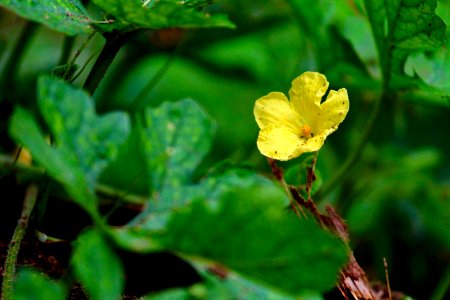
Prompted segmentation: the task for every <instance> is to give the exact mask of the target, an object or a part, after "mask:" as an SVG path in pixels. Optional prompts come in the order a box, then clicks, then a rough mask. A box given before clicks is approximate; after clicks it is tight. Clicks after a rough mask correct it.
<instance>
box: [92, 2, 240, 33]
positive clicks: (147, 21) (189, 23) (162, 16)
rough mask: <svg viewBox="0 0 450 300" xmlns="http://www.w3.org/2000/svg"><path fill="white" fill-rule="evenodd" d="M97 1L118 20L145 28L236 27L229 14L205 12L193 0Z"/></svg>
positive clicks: (98, 4)
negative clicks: (228, 16) (143, 2)
mask: <svg viewBox="0 0 450 300" xmlns="http://www.w3.org/2000/svg"><path fill="white" fill-rule="evenodd" d="M93 2H94V3H95V4H96V5H97V6H99V7H100V8H102V9H104V10H105V11H106V12H108V13H110V14H111V15H113V16H115V17H116V18H117V19H118V20H120V21H122V22H124V23H128V24H133V25H136V26H140V27H143V28H151V29H160V28H171V27H185V28H197V27H228V28H233V27H234V24H233V23H231V22H230V21H229V20H228V19H227V17H226V16H224V15H208V14H205V13H203V12H202V11H200V10H198V9H196V7H195V6H197V4H196V5H195V6H194V7H193V4H192V3H190V2H192V1H173V0H159V1H146V2H148V4H147V5H146V6H143V5H142V1H138V0H131V1H130V0H93ZM184 2H186V4H184ZM200 2H204V1H200Z"/></svg>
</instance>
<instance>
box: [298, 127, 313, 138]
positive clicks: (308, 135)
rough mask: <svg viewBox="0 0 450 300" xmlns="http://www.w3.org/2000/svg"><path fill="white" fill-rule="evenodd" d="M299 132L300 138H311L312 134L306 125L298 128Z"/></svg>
mask: <svg viewBox="0 0 450 300" xmlns="http://www.w3.org/2000/svg"><path fill="white" fill-rule="evenodd" d="M300 131H301V133H302V135H301V137H305V138H311V137H312V132H311V127H310V126H309V125H307V124H305V125H303V126H302V127H301V128H300Z"/></svg>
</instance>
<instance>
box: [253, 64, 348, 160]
mask: <svg viewBox="0 0 450 300" xmlns="http://www.w3.org/2000/svg"><path fill="white" fill-rule="evenodd" d="M328 85H329V83H328V81H327V79H326V77H325V76H324V75H322V74H320V73H317V72H305V73H303V74H302V75H300V76H299V77H297V78H296V79H294V80H293V81H292V87H291V89H290V90H289V97H290V101H289V100H288V99H287V98H286V96H285V95H284V94H283V93H280V92H272V93H269V94H268V95H266V96H264V97H261V98H259V99H258V100H256V103H255V108H254V111H253V113H254V115H255V118H256V122H257V123H258V126H259V128H260V129H261V130H260V132H259V136H258V141H257V145H258V149H259V151H260V152H261V153H262V154H263V155H265V156H267V157H270V158H273V159H277V160H289V159H292V158H296V157H298V156H300V155H301V154H302V153H305V152H314V151H317V150H319V149H320V148H321V147H322V145H323V144H324V142H325V139H326V138H327V136H328V135H329V134H331V133H332V132H334V131H335V130H336V129H337V128H338V125H339V124H340V123H341V122H342V121H343V120H344V118H345V116H346V115H347V112H348V109H349V101H348V95H347V90H346V89H340V90H338V91H334V90H330V92H329V93H328V97H327V99H326V101H324V102H323V103H320V102H321V100H322V96H323V95H325V93H326V91H327V89H328Z"/></svg>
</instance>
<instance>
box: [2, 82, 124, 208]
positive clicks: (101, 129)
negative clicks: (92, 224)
mask: <svg viewBox="0 0 450 300" xmlns="http://www.w3.org/2000/svg"><path fill="white" fill-rule="evenodd" d="M38 105H39V108H40V110H41V113H42V115H43V117H44V119H45V121H46V123H47V125H48V126H49V127H50V131H51V132H52V133H53V135H54V138H55V143H56V147H55V148H52V147H51V146H50V145H48V144H47V142H46V141H45V138H44V137H43V135H42V133H41V132H40V130H39V128H38V125H37V124H36V122H35V121H34V119H33V117H31V116H30V114H29V113H28V112H26V111H25V110H23V109H17V111H16V112H15V114H14V115H13V118H12V120H11V125H10V132H11V135H12V136H13V138H14V139H15V140H16V142H17V143H19V144H21V145H23V146H25V147H27V148H28V149H29V151H30V152H31V154H32V156H33V158H34V159H35V160H36V161H37V162H39V163H40V164H41V165H42V166H43V167H45V169H46V170H47V172H48V173H49V174H50V176H52V177H53V178H54V179H55V180H57V181H59V182H61V183H63V185H64V187H65V188H66V190H67V191H68V193H69V194H70V195H71V196H72V197H73V198H74V200H75V201H77V202H78V203H79V204H80V205H82V206H83V207H84V208H85V209H87V210H88V211H89V212H91V213H93V212H94V209H95V194H94V188H95V184H96V181H97V179H98V176H99V175H100V173H101V171H103V170H104V168H105V167H106V166H107V165H108V163H109V162H110V161H112V160H113V159H114V158H115V157H116V156H117V154H118V152H119V147H120V145H121V144H122V143H123V142H124V141H125V140H126V138H127V136H128V133H129V126H130V125H129V120H128V117H127V115H125V114H124V113H119V112H116V113H110V114H107V115H105V116H102V117H97V116H96V114H95V112H94V107H93V101H92V99H90V98H89V96H88V95H87V93H85V92H84V91H82V90H80V89H78V88H75V87H73V86H71V85H69V84H66V83H64V82H63V81H60V80H57V79H54V78H51V77H48V76H45V77H40V78H39V80H38Z"/></svg>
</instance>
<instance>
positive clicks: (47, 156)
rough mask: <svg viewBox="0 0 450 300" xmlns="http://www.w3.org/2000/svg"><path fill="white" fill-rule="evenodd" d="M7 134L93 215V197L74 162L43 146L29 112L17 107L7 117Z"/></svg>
mask: <svg viewBox="0 0 450 300" xmlns="http://www.w3.org/2000/svg"><path fill="white" fill-rule="evenodd" d="M9 131H10V134H11V136H12V137H13V138H14V140H15V141H16V142H17V143H18V144H20V145H23V146H25V147H26V148H27V149H28V150H29V151H30V153H31V154H32V156H33V159H34V160H35V161H37V162H38V163H39V164H41V165H42V166H44V167H45V169H46V170H47V172H48V174H49V175H50V176H51V177H52V178H54V179H56V180H57V181H58V182H60V183H61V184H62V185H63V186H64V187H65V189H66V191H67V193H68V194H69V195H71V196H72V197H73V199H74V200H75V201H77V202H78V204H80V205H81V206H83V207H84V208H85V209H86V210H87V211H89V212H91V213H93V212H94V209H95V203H94V201H95V200H94V199H95V198H94V195H93V193H92V191H91V190H90V189H89V188H88V183H87V182H86V178H85V177H84V174H83V173H82V172H81V170H80V169H79V167H78V166H77V164H76V161H73V160H70V159H68V158H67V157H66V156H65V155H64V153H63V152H60V151H58V150H57V149H55V148H52V147H50V146H49V145H48V144H47V142H46V141H45V137H44V135H43V134H42V132H41V131H40V129H39V126H38V124H37V123H36V121H35V120H34V118H33V116H32V115H31V113H29V112H28V111H26V110H24V109H22V108H20V107H19V108H17V109H16V110H15V112H14V114H13V115H12V117H11V121H10V126H9Z"/></svg>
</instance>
